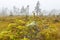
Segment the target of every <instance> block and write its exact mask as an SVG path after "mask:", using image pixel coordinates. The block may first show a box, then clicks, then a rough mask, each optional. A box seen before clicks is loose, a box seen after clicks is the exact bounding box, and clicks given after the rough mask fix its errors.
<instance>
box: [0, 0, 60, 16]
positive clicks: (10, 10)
mask: <svg viewBox="0 0 60 40" xmlns="http://www.w3.org/2000/svg"><path fill="white" fill-rule="evenodd" d="M38 1H39V3H40V6H39V8H40V13H41V14H44V15H48V14H50V15H53V14H55V15H59V14H60V0H0V15H3V14H4V15H23V14H25V13H27V14H29V15H31V14H32V12H33V11H34V12H35V7H36V5H37V2H38ZM22 9H24V10H25V11H24V12H22V11H21V10H22ZM26 10H27V12H26Z"/></svg>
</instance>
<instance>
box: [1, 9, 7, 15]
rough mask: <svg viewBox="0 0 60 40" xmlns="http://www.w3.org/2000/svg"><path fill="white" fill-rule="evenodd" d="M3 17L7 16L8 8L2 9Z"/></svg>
mask: <svg viewBox="0 0 60 40" xmlns="http://www.w3.org/2000/svg"><path fill="white" fill-rule="evenodd" d="M1 15H2V16H7V8H3V9H2V13H1Z"/></svg>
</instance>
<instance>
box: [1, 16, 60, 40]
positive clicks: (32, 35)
mask: <svg viewBox="0 0 60 40" xmlns="http://www.w3.org/2000/svg"><path fill="white" fill-rule="evenodd" d="M0 40H60V16H50V17H48V16H38V17H37V16H28V17H27V18H26V17H25V16H8V17H0Z"/></svg>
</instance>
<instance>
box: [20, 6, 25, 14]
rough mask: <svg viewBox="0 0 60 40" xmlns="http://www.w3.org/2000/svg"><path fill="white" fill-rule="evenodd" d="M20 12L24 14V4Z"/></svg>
mask: <svg viewBox="0 0 60 40" xmlns="http://www.w3.org/2000/svg"><path fill="white" fill-rule="evenodd" d="M20 13H21V15H24V13H25V9H24V6H22V8H21V11H20Z"/></svg>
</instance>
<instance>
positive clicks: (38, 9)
mask: <svg viewBox="0 0 60 40" xmlns="http://www.w3.org/2000/svg"><path fill="white" fill-rule="evenodd" d="M35 12H36V13H37V16H38V15H39V12H40V3H39V1H38V2H37V4H36V7H35Z"/></svg>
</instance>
